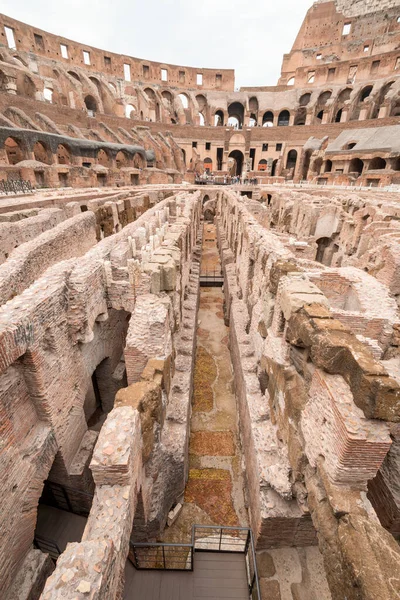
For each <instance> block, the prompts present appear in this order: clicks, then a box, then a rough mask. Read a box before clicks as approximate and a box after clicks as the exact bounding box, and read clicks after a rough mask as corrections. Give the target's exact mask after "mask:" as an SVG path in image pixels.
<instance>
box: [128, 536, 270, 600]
mask: <svg viewBox="0 0 400 600" xmlns="http://www.w3.org/2000/svg"><path fill="white" fill-rule="evenodd" d="M197 532H201V533H202V534H204V535H202V537H200V538H199V537H198V536H197V535H196V533H197ZM207 533H208V535H207ZM130 550H131V552H130V554H129V558H130V560H131V562H132V563H133V565H134V567H135V568H136V569H140V570H162V571H164V570H168V571H170V570H172V571H193V567H194V560H193V557H194V553H195V552H230V553H235V554H243V555H244V556H245V565H246V576H247V584H248V587H249V598H252V600H261V594H260V586H259V581H258V571H257V561H256V552H255V547H254V539H253V533H252V531H251V529H250V528H249V527H231V526H229V527H224V526H222V525H217V526H213V525H193V526H192V539H191V543H190V544H172V543H165V542H164V543H153V542H149V543H148V542H138V543H136V542H133V541H132V540H131V542H130ZM140 550H144V551H147V555H146V554H142V555H141V556H139V554H140ZM174 558H175V559H176V560H172V559H174ZM183 561H184V562H183Z"/></svg>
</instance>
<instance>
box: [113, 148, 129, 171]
mask: <svg viewBox="0 0 400 600" xmlns="http://www.w3.org/2000/svg"><path fill="white" fill-rule="evenodd" d="M115 162H116V165H117V169H120V168H121V167H126V166H127V164H128V157H127V156H126V154H125V152H122V150H120V151H119V152H117V156H116V157H115Z"/></svg>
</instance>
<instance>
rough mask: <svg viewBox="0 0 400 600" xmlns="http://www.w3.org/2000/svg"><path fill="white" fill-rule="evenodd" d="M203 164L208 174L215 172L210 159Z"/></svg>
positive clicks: (206, 159)
mask: <svg viewBox="0 0 400 600" xmlns="http://www.w3.org/2000/svg"><path fill="white" fill-rule="evenodd" d="M203 164H204V169H205V171H206V172H208V173H212V170H213V162H212V159H211V158H209V157H207V158H205V159H204V161H203Z"/></svg>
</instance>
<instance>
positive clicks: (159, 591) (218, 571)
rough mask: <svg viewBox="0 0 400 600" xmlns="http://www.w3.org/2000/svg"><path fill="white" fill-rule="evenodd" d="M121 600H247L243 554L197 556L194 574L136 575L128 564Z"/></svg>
mask: <svg viewBox="0 0 400 600" xmlns="http://www.w3.org/2000/svg"><path fill="white" fill-rule="evenodd" d="M125 575H126V582H125V593H124V600H203V599H207V600H228V599H229V600H249V591H248V585H247V578H246V566H245V557H244V555H243V554H229V553H212V552H196V553H195V555H194V570H193V571H187V572H173V571H137V570H135V568H134V567H133V565H132V564H131V563H130V562H129V561H128V563H127V568H126V573H125Z"/></svg>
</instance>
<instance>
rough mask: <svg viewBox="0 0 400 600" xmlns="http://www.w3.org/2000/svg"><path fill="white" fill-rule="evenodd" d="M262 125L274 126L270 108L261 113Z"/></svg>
mask: <svg viewBox="0 0 400 600" xmlns="http://www.w3.org/2000/svg"><path fill="white" fill-rule="evenodd" d="M262 126H263V127H273V126H274V113H273V112H272V110H267V111H266V112H265V113H264V114H263V119H262Z"/></svg>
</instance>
